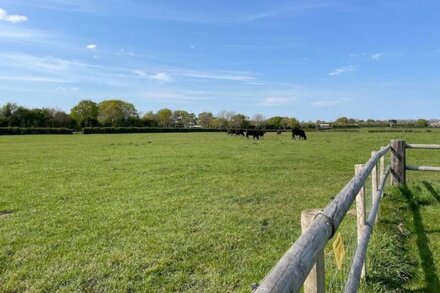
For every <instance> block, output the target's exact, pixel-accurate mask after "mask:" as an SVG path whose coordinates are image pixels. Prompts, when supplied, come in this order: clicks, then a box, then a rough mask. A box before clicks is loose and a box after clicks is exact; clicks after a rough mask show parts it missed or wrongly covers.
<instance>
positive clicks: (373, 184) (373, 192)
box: [371, 151, 377, 205]
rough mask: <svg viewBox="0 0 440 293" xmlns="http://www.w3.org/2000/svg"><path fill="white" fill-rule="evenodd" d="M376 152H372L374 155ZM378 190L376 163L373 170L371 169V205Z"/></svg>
mask: <svg viewBox="0 0 440 293" xmlns="http://www.w3.org/2000/svg"><path fill="white" fill-rule="evenodd" d="M375 154H376V152H375V151H373V152H371V156H372V157H373V156H374V155H375ZM376 192H377V163H376V164H375V165H374V167H373V170H371V205H373V203H374V200H375V197H376Z"/></svg>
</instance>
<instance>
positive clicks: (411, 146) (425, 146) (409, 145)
mask: <svg viewBox="0 0 440 293" xmlns="http://www.w3.org/2000/svg"><path fill="white" fill-rule="evenodd" d="M406 148H407V149H426V150H435V149H440V145H439V144H412V143H407V144H406Z"/></svg>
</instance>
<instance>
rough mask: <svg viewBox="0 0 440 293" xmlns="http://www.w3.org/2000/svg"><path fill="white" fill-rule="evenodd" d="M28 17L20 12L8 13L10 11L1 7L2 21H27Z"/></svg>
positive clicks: (0, 15)
mask: <svg viewBox="0 0 440 293" xmlns="http://www.w3.org/2000/svg"><path fill="white" fill-rule="evenodd" d="M27 20H28V18H27V17H26V16H24V15H18V14H8V12H7V11H6V10H4V9H1V8H0V21H6V22H10V23H19V22H24V21H27Z"/></svg>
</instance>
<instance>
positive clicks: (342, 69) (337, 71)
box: [328, 65, 356, 76]
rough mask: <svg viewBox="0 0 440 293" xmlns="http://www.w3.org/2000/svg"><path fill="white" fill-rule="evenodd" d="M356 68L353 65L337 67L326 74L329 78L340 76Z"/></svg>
mask: <svg viewBox="0 0 440 293" xmlns="http://www.w3.org/2000/svg"><path fill="white" fill-rule="evenodd" d="M355 70H356V67H355V66H354V65H349V66H343V67H339V68H337V69H335V70H333V71H331V72H329V73H328V75H329V76H336V75H341V74H343V73H347V72H352V71H355Z"/></svg>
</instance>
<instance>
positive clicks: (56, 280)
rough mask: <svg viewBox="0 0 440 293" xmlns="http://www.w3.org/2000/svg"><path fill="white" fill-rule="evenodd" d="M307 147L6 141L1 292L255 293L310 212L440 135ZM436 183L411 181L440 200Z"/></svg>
mask: <svg viewBox="0 0 440 293" xmlns="http://www.w3.org/2000/svg"><path fill="white" fill-rule="evenodd" d="M308 137H309V140H308V141H291V140H290V137H289V135H288V134H287V133H286V134H283V135H279V136H277V135H275V134H267V135H266V137H265V138H264V140H260V141H253V140H246V139H244V138H239V137H231V136H227V135H226V134H223V133H191V134H186V133H184V134H129V135H122V134H121V135H70V136H3V137H0V150H1V152H0V166H1V168H0V291H1V292H23V291H27V292H42V291H46V292H47V291H50V292H53V291H58V292H71V291H89V292H107V291H115V292H147V291H214V292H216V291H217V292H225V291H243V292H248V291H249V290H250V288H251V285H252V284H253V283H256V282H259V281H260V280H261V279H262V278H263V277H264V276H265V275H266V273H267V272H268V271H269V270H270V269H271V267H272V266H273V265H274V264H275V263H276V262H277V260H278V259H279V258H280V257H281V256H282V255H283V253H284V252H285V251H286V250H287V249H288V247H290V245H291V244H292V242H293V241H294V240H295V239H296V238H297V237H298V236H299V234H300V221H299V217H300V211H301V210H304V209H308V208H321V207H324V206H325V205H326V204H328V203H329V202H330V197H331V196H334V195H335V194H336V193H337V192H338V191H339V190H340V189H341V188H342V187H343V186H344V185H345V184H346V182H347V181H348V180H349V179H350V178H351V177H352V176H353V165H354V164H355V163H363V162H365V161H366V160H367V159H368V158H369V156H370V153H371V151H372V150H377V149H379V147H380V146H381V145H386V144H387V143H389V141H390V140H391V139H392V138H403V139H406V140H407V141H408V142H411V143H437V144H440V134H438V133H402V134H400V133H397V134H396V133H364V132H361V133H313V132H310V133H308ZM407 162H408V164H412V165H433V166H440V152H436V151H423V150H417V151H415V150H414V151H413V150H409V151H408V160H407ZM438 176H439V175H438V174H430V173H420V172H415V173H408V179H409V182H410V184H414V186H420V184H422V183H421V182H423V181H426V182H429V184H432V186H434V189H436V188H437V187H438V186H439V185H438V183H439V182H440V180H439V177H438ZM436 190H438V189H436ZM432 207H434V205H432ZM384 210H386V209H385V208H384ZM391 210H392V209H391ZM436 211H437V210H434V209H433V210H432V213H431V214H429V217H432V218H433V219H435V213H436ZM354 223H355V219H354V218H350V217H349V216H347V220H344V223H343V225H342V226H341V232H342V233H343V234H344V239H345V240H346V242H347V243H346V244H347V246H348V247H347V258H346V261H345V263H346V264H344V270H342V271H337V270H336V269H334V267H335V265H334V257H333V255H332V252H331V250H330V248H329V249H328V250H326V258H327V260H326V261H327V267H328V269H329V273H328V280H327V284H328V286H329V290H328V291H329V292H339V291H340V287H341V286H343V283H342V280H343V279H345V277H346V274H347V269H348V266H349V264H350V261H351V260H350V259H349V257H350V253H352V252H351V251H350V245H351V243H353V237H352V235H353V231H354V225H355V224H354ZM433 229H434V228H433ZM436 229H437V228H436ZM435 231H438V229H437V230H435ZM433 233H434V232H433ZM435 233H438V232H435ZM428 237H431V236H428ZM436 237H437V238H438V235H437V236H436ZM373 238H374V236H373ZM433 239H434V238H433ZM414 241H416V240H414ZM433 241H434V240H433ZM415 245H416V244H415ZM435 245H437V246H436V247H432V248H431V250H432V252H433V253H434V252H435V251H438V254H439V256H440V250H439V247H438V243H437V244H435ZM329 247H330V246H329ZM370 259H371V262H372V263H373V264H374V263H375V261H374V255H372V256H371V257H370ZM439 261H440V260H439V257H438V256H437V258H436V260H435V261H434V264H433V265H434V266H435V265H436V264H439ZM372 270H373V272H374V271H375V267H373V268H372ZM421 273H423V272H421ZM422 279H423V278H422ZM382 281H383V280H379V279H378V278H376V279H374V278H372V280H371V282H374V284H373V283H372V284H371V286H369V285H368V283H367V284H366V285H367V286H366V287H368V288H376V287H374V286H380V284H381V282H382ZM377 288H379V287H377Z"/></svg>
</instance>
